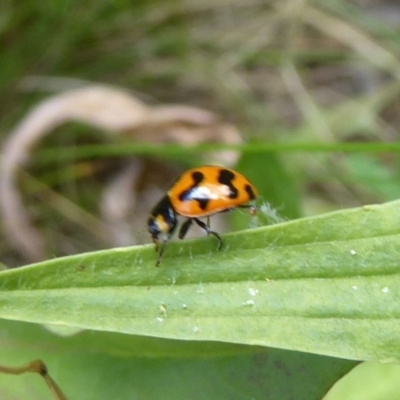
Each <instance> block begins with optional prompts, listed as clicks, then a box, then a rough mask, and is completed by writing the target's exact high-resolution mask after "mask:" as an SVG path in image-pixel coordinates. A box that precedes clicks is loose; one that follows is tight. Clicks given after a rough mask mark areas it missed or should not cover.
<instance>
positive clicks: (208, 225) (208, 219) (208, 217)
mask: <svg viewBox="0 0 400 400" xmlns="http://www.w3.org/2000/svg"><path fill="white" fill-rule="evenodd" d="M206 223H207V227H208V228H210V216H209V215H207V222H206Z"/></svg>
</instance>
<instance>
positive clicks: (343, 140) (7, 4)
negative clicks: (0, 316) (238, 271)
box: [0, 0, 400, 400]
mask: <svg viewBox="0 0 400 400" xmlns="http://www.w3.org/2000/svg"><path fill="white" fill-rule="evenodd" d="M399 54H400V5H399V3H398V2H397V1H395V0H393V1H386V0H383V1H382V0H375V1H374V0H358V1H356V0H355V1H345V0H333V1H329V2H328V1H323V0H315V1H302V0H288V1H279V0H276V1H272V0H271V1H252V0H249V1H238V0H233V1H230V2H227V1H223V0H216V1H215V0H214V1H209V0H202V1H199V0H191V1H190V0H181V1H179V0H165V1H163V2H156V1H143V0H139V1H135V2H126V1H120V0H115V1H112V2H111V1H104V0H96V1H89V0H86V1H81V2H78V1H73V0H59V1H57V2H46V1H45V2H37V1H31V0H25V1H20V2H17V1H12V0H9V1H8V0H6V1H2V2H0V140H1V141H3V140H4V139H5V138H6V137H8V135H9V133H10V132H11V130H12V129H13V128H14V127H15V126H16V125H17V124H18V123H19V122H20V121H21V119H22V118H23V117H24V116H25V115H26V114H27V113H28V111H29V110H30V109H31V108H32V107H34V106H35V105H37V104H39V102H40V101H42V100H44V99H47V98H49V97H50V96H52V95H55V94H57V93H60V92H62V91H64V90H67V89H71V88H76V87H81V86H85V85H88V84H108V85H115V86H116V87H119V88H121V89H124V90H127V91H129V92H130V93H132V94H134V95H135V96H137V98H139V99H140V100H142V101H144V102H145V103H146V104H149V105H162V104H170V103H180V104H185V105H191V106H197V107H201V108H204V109H207V110H210V111H213V112H215V113H217V114H219V115H220V117H221V118H222V119H224V120H226V121H229V122H231V123H232V124H234V125H236V126H237V127H238V128H239V130H240V132H241V133H242V137H243V139H244V141H245V142H246V143H248V144H247V145H246V146H245V148H244V151H243V154H242V159H241V161H240V162H239V166H238V167H237V168H238V169H240V170H242V171H244V172H246V174H247V175H249V176H251V179H252V181H254V183H255V184H256V186H258V187H260V191H261V193H262V195H263V198H264V200H265V201H271V202H272V204H273V206H274V207H276V208H277V209H278V211H279V214H280V215H281V216H282V217H283V218H289V219H291V218H295V217H299V216H304V215H314V214H318V213H322V212H327V211H330V210H336V209H339V208H347V207H353V206H358V205H362V204H368V203H380V202H385V201H389V200H393V199H396V198H399V197H400V196H399V195H400V179H399V175H400V159H399V156H398V149H399V147H398V137H399V118H400V112H399V111H400V97H399V91H400V61H399ZM51 133H52V134H51V135H50V136H49V137H47V138H46V139H45V140H43V141H42V142H41V145H40V149H38V150H43V149H46V148H47V149H49V150H52V151H55V152H57V151H63V152H65V151H68V152H74V151H75V150H77V149H79V147H80V146H82V145H87V144H93V143H104V142H107V140H108V139H107V140H105V139H104V133H103V132H101V131H100V130H98V129H95V128H94V127H88V126H85V125H82V124H78V123H69V124H66V125H64V126H61V127H57V128H56V129H55V130H54V131H53V132H51ZM305 144H306V145H307V146H305ZM382 144H385V147H384V149H385V151H382V146H380V145H382ZM265 145H268V146H269V147H268V151H267V150H264V151H262V146H265ZM67 148H68V150H66V149H67ZM354 149H356V150H357V151H350V150H354ZM103 151H104V157H103V158H101V159H99V158H96V159H91V158H89V159H87V160H74V159H73V157H71V158H70V159H69V160H68V161H66V162H58V161H57V160H53V162H52V163H44V162H43V160H41V159H40V154H41V153H40V152H39V153H37V154H38V155H37V156H36V155H35V157H33V163H32V165H31V167H30V168H29V173H30V175H29V176H28V177H27V176H24V175H22V176H21V177H20V186H21V190H22V191H23V193H24V196H25V199H26V198H28V199H29V197H30V196H33V197H34V198H41V199H43V198H45V199H48V198H49V197H52V196H55V195H53V193H57V196H61V198H62V199H66V200H68V202H70V203H68V204H71V206H68V205H67V206H66V207H65V204H64V203H63V206H61V205H60V204H61V203H57V202H56V203H55V204H56V205H55V206H53V207H52V209H51V210H49V207H47V206H46V204H31V205H30V212H31V213H32V215H33V218H34V219H35V221H36V222H37V223H38V224H39V225H43V226H46V230H47V236H48V237H50V236H51V235H52V232H56V231H57V232H61V234H60V235H59V238H58V239H59V240H58V242H57V243H51V244H50V248H51V254H52V255H62V254H68V253H69V252H70V251H72V252H74V251H89V250H95V249H97V248H101V247H104V243H99V242H98V241H95V240H92V239H91V238H90V235H88V234H87V230H85V229H84V228H82V227H79V226H76V224H74V223H68V220H69V213H68V212H67V211H68V209H69V207H75V206H76V207H79V208H80V209H82V210H84V211H85V212H87V213H89V214H90V215H91V216H92V217H93V218H97V215H98V197H99V193H100V191H101V189H102V187H103V186H104V182H105V180H106V179H108V177H109V176H110V175H111V174H112V172H113V171H115V170H116V169H117V168H118V166H119V165H120V163H121V157H115V154H107V147H106V146H105V148H104V150H103ZM132 152H133V153H134V152H135V150H134V149H133V151H132ZM42 154H44V153H42ZM182 154H184V152H183V153H182ZM125 155H126V154H125ZM153 157H154V158H156V159H159V158H160V157H161V159H162V161H163V162H166V163H171V164H174V165H175V164H178V165H179V166H181V167H182V166H183V167H186V166H188V165H190V164H191V162H193V158H192V156H191V155H190V154H189V155H186V156H184V157H181V158H180V159H179V161H177V158H178V157H177V156H176V155H175V156H174V157H168V156H167V155H163V154H161V156H160V154H159V153H158V154H157V155H154V156H153ZM149 159H151V156H149V155H147V158H146V160H147V162H149V161H148V160H149ZM182 160H186V161H184V162H182ZM260 166H262V167H261V168H260ZM89 167H90V168H89ZM43 188H45V189H43ZM41 192H43V193H44V194H43V193H41ZM49 193H50V194H49ZM57 204H58V205H57ZM53 205H54V202H53ZM72 205H73V206H72ZM237 226H240V222H237ZM0 229H2V231H1V235H2V237H3V238H5V237H6V236H7V232H6V231H5V229H4V228H3V227H2V228H0ZM138 229H139V230H140V229H141V228H138ZM143 231H144V235H145V234H146V233H145V229H143ZM146 240H147V239H144V241H146ZM71 243H73V244H74V246H71ZM71 248H72V250H69V249H71ZM0 261H1V262H3V263H4V264H6V265H9V266H16V265H21V264H23V263H25V262H26V258H25V257H24V255H23V254H20V252H18V250H15V249H14V248H13V247H11V246H10V244H9V242H8V241H7V240H1V242H0ZM0 361H1V360H0ZM399 375H400V370H399V368H398V367H397V366H381V365H377V364H364V365H362V366H360V367H358V368H357V369H356V371H354V372H353V373H352V374H350V376H348V377H347V378H346V380H345V381H346V382H343V383H342V384H343V386H342V387H339V385H338V387H337V388H335V389H334V391H333V392H332V393H331V394H330V395H329V396H328V398H329V400H333V399H371V400H372V399H376V400H377V399H397V398H399V397H400V394H399V393H400V387H399V384H398V381H399ZM335 393H336V394H335Z"/></svg>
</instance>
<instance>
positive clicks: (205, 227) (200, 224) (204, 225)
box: [193, 218, 222, 250]
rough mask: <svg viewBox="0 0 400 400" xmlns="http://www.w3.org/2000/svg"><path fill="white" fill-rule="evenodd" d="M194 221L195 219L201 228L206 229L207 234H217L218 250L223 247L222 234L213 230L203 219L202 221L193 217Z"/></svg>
mask: <svg viewBox="0 0 400 400" xmlns="http://www.w3.org/2000/svg"><path fill="white" fill-rule="evenodd" d="M193 221H195V222H196V224H197V225H198V226H199V227H200V228H201V229H203V230H204V231H206V232H207V235H213V236H215V238H216V239H217V241H218V246H217V250H221V248H222V239H221V236H219V235H218V233H217V232H214V231H212V230H211V229H210V228H209V227H208V226H207V224H205V223H204V222H203V221H200V220H199V219H197V218H193Z"/></svg>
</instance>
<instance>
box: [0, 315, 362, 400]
mask: <svg viewBox="0 0 400 400" xmlns="http://www.w3.org/2000/svg"><path fill="white" fill-rule="evenodd" d="M140 347H141V348H147V349H151V352H152V354H151V353H149V354H148V355H147V356H145V357H143V355H142V356H140V357H138V350H137V349H138V348H140ZM0 348H1V349H2V350H1V351H0V361H1V364H5V363H7V364H8V365H19V364H25V363H26V362H27V361H29V360H31V359H34V358H38V357H40V358H41V359H43V360H44V361H45V362H46V364H47V366H48V368H49V373H50V375H51V376H52V377H53V378H54V379H55V380H56V381H57V383H58V384H59V385H60V386H61V388H62V390H63V391H64V392H65V394H66V395H67V396H68V397H69V398H70V399H85V400H91V399H96V400H103V399H104V400H108V399H110V398H115V397H117V398H119V399H165V400H167V399H189V398H190V399H192V400H203V399H210V400H214V399H215V400H241V399H251V398H255V399H265V400H276V399H282V400H285V399H287V400H289V399H293V398H296V399H297V400H302V399H304V400H312V399H321V397H322V396H323V395H324V394H325V393H326V392H327V390H328V389H329V388H330V387H331V386H332V384H333V383H334V382H335V381H336V380H337V379H339V378H340V377H341V376H343V375H344V374H345V373H346V372H348V371H349V370H350V369H351V368H353V366H354V365H355V364H356V363H355V362H354V361H347V360H340V359H333V358H329V357H322V356H316V355H312V354H304V353H298V352H292V351H283V350H274V349H266V348H261V347H257V346H243V345H233V344H225V343H216V342H187V341H175V340H166V339H158V338H144V337H137V336H131V335H123V334H117V333H108V332H94V331H85V332H81V333H79V334H78V335H74V336H71V337H58V336H56V335H53V334H51V333H49V332H47V331H46V330H45V329H43V328H42V327H40V326H38V325H33V324H27V323H20V322H13V321H4V320H3V321H0ZM204 351H205V353H202V352H204ZM139 352H140V351H139ZM194 354H197V356H195V355H194ZM0 393H1V394H2V396H1V398H2V399H3V400H9V399H10V400H11V399H15V398H20V399H30V400H39V399H40V400H47V399H49V400H51V399H52V397H51V395H50V393H49V391H48V389H47V388H46V386H45V384H44V382H43V381H42V380H41V378H40V377H39V376H32V374H26V375H23V376H19V377H15V376H9V375H2V374H0Z"/></svg>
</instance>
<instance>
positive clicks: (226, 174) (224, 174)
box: [218, 169, 239, 199]
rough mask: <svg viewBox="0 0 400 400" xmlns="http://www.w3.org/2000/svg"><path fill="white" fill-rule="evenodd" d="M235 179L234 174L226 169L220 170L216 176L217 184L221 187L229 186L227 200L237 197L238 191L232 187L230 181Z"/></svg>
mask: <svg viewBox="0 0 400 400" xmlns="http://www.w3.org/2000/svg"><path fill="white" fill-rule="evenodd" d="M234 179H235V174H234V173H233V172H232V171H229V170H228V169H221V171H220V172H219V176H218V182H219V183H222V184H223V185H226V186H229V189H230V192H229V198H230V199H236V198H237V197H238V194H239V191H238V190H237V188H236V187H235V186H234V184H233V183H232V181H233V180H234Z"/></svg>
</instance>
